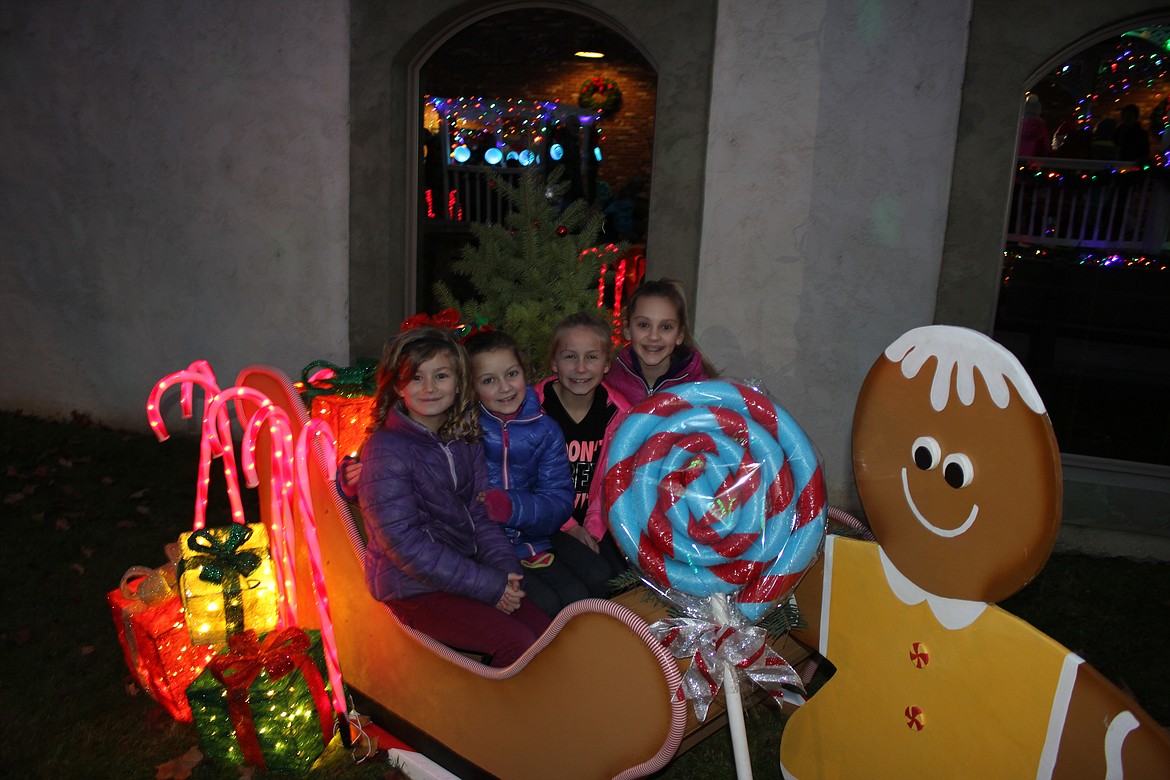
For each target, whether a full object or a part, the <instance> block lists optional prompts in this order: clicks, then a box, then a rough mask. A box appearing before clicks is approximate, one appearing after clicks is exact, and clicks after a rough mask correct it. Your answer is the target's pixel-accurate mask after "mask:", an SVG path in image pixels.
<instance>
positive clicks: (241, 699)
mask: <svg viewBox="0 0 1170 780" xmlns="http://www.w3.org/2000/svg"><path fill="white" fill-rule="evenodd" d="M324 663H325V662H324V653H323V651H322V648H321V635H320V633H319V632H317V631H311V632H306V631H304V630H302V629H300V628H295V627H294V628H287V629H284V630H282V631H274V632H272V633H270V634H269V635H268V636H266V637H265V638H264V640H263V641H262V642H261V641H258V640H257V638H256V634H255V632H253V631H251V630H247V631H244V632H243V633H241V634H235V635H233V636H232V637H231V638H230V639H228V648H227V649H226V651H225V652H224V653H223V654H221V655H217V656H215V658H213V659H212V660H211V663H210V664H209V665H208V667H207V670H206V671H205V672H204V673H203V674H202V675H200V677H199V678H198V679H197V680H195V682H193V683H191V686H190V687H189V688H188V689H187V698H188V700H189V701H190V703H191V709H192V712H193V713H194V716H195V726H196V728H197V729H198V731H199V744H200V746H201V747H202V748H203V752H204V754H206V755H207V756H208V757H209V758H211V760H212V761H215V762H217V763H220V764H251V765H253V766H258V767H263V768H266V769H272V770H277V771H286V772H306V771H308V769H309V768H310V767H311V766H312V765H313V762H314V761H316V760H317V757H318V756H320V755H321V753H322V752H323V751H324V749H325V745H327V744H328V743H329V740H330V739H332V737H333V717H332V711H331V710H330V707H329V692H328V691H327V686H326V684H325V681H324V679H323V677H322V669H323V668H324Z"/></svg>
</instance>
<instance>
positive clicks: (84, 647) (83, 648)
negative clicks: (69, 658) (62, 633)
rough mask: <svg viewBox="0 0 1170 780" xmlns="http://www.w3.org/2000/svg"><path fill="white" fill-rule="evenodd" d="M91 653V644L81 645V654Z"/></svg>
mask: <svg viewBox="0 0 1170 780" xmlns="http://www.w3.org/2000/svg"><path fill="white" fill-rule="evenodd" d="M91 653H93V645H82V646H81V654H82V655H90V654H91Z"/></svg>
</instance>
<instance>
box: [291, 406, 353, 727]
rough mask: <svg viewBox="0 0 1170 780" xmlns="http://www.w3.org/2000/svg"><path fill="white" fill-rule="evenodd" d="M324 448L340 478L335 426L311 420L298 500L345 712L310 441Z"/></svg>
mask: <svg viewBox="0 0 1170 780" xmlns="http://www.w3.org/2000/svg"><path fill="white" fill-rule="evenodd" d="M310 442H316V443H317V445H318V446H319V447H320V448H321V451H320V452H318V456H319V457H320V460H319V461H318V462H319V463H321V464H323V465H324V467H325V475H326V477H327V478H328V479H329V481H330V482H333V481H334V480H336V479H337V448H336V446H335V445H334V443H333V442H334V436H333V429H332V428H330V427H329V423H327V422H325V421H324V420H310V421H309V422H308V423H307V424H306V425H305V427H303V428H301V433H300V436H298V437H297V502H298V503H299V504H300V507H301V531H302V532H303V533H302V536H304V538H305V546H306V547H308V548H309V568H310V569H311V570H312V572H313V590H314V592H315V593H316V594H317V616H318V617H319V618H320V621H321V645H322V647H323V649H324V650H325V666H326V668H327V670H328V672H329V685H330V687H331V688H332V689H333V709H334V711H336V712H337V714H338V715H344V714H345V712H346V709H345V693H344V692H343V690H342V687H341V686H342V683H341V662H340V661H339V660H338V656H337V640H336V639H335V638H334V636H333V618H332V617H331V616H330V614H329V594H328V592H327V591H326V589H325V569H324V566H323V565H322V563H321V545H320V544H319V543H318V542H317V515H316V513H315V512H314V511H313V496H312V490H311V489H310V487H309V444H310Z"/></svg>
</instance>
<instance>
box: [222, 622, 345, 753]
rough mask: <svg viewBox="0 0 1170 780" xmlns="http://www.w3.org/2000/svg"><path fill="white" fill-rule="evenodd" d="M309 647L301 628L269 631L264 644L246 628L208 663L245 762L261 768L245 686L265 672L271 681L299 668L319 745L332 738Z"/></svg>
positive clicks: (326, 703)
mask: <svg viewBox="0 0 1170 780" xmlns="http://www.w3.org/2000/svg"><path fill="white" fill-rule="evenodd" d="M311 644H312V641H311V640H310V639H309V635H308V634H306V633H305V631H304V629H300V628H295V627H294V628H286V629H284V630H283V631H272V632H270V633H269V634H268V635H267V636H266V637H264V642H263V643H261V642H259V641H258V640H257V639H256V632H255V631H253V630H252V629H248V630H246V631H243V632H241V633H239V634H232V635H231V636H230V637H228V648H229V650H228V652H227V653H226V654H225V655H217V656H216V657H215V658H213V659H212V660H211V663H210V664H209V665H208V668H209V669H211V673H212V675H214V677H215V679H217V680H219V681H220V682H221V683H223V685H224V687H225V688H227V695H228V714H229V715H230V716H231V719H232V727H233V728H234V729H235V731H236V739H237V740H238V741H239V743H240V750H242V751H243V753H244V761H245V762H246V763H248V764H253V765H255V766H258V767H260V768H262V769H263V768H264V755H263V754H262V753H261V751H260V741H259V739H258V738H257V736H256V721H255V720H254V719H253V717H252V708H251V706H250V705H249V703H248V688H249V687H250V686H251V685H252V683H253V682H255V680H256V678H257V677H258V676H259V675H260V672H261V671H267V672H268V679H269V681H271V682H276V681H277V680H279V679H281V678H282V677H285V676H287V675H288V674H290V673H292V672H293V671H294V670H296V669H299V670H300V672H301V675H303V676H304V678H305V684H306V685H307V686H308V688H309V694H310V695H311V696H312V697H313V705H314V706H315V707H316V708H317V715H318V717H319V718H320V721H321V741H322V743H324V744H328V743H329V740H330V739H331V738H332V737H333V728H332V726H333V723H332V720H331V718H330V715H329V712H330V710H329V696H328V694H327V693H326V692H325V683H324V681H323V680H322V679H321V671H320V670H319V669H318V668H317V666H316V664H314V663H313V659H312V658H310V657H309V656H308V654H307V653H306V651H307V650H308V649H309V646H310V645H311Z"/></svg>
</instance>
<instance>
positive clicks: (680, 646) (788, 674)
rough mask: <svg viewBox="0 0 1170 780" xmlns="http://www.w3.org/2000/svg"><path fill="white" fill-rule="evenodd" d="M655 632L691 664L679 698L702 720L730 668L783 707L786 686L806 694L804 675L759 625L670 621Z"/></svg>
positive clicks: (655, 626) (653, 628) (659, 624)
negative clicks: (791, 663)
mask: <svg viewBox="0 0 1170 780" xmlns="http://www.w3.org/2000/svg"><path fill="white" fill-rule="evenodd" d="M650 631H651V632H652V633H653V634H654V636H655V637H656V638H657V639H658V640H659V641H660V642H662V644H663V645H665V646H666V648H667V649H668V650H669V651H670V652H671V654H673V655H674V657H675V658H690V659H691V665H690V667H689V668H688V669H687V671H686V673H685V674H684V675H683V679H682V684H681V685H680V686H679V690H678V693H679V695H682V696H685V697H686V698H687V699H690V700H691V703H692V705H693V706H694V708H695V717H696V718H698V719H699V720H700V721H703V720H705V719H706V717H707V709H708V708H709V707H710V706H711V701H712V700H713V699H714V698H715V695H716V694H717V693H719V686H720V683H721V682H722V681H723V670H724V669H725V668H730V669H731V670H733V673H734V671H735V670H738V672H739V673H740V674H741V675H743V676H744V677H746V678H747V679H749V680H751V681H752V682H753V683H755V684H756V685H758V686H759V687H760V688H763V689H764V690H765V691H767V692H768V694H769V695H771V696H772V698H774V699H775V700H776V701H777V702H779V701H780V700H781V699H782V698H783V697H784V692H783V690H782V686H788V687H790V688H795V689H796V690H798V691H800V692H801V693H803V692H804V684H803V683H802V682H801V680H800V675H799V674H797V673H796V670H795V669H793V668H792V666H791V665H790V664H789V663H788V662H787V661H785V660H784V658H783V657H782V656H781V655H780V654H779V653H777V652H776V651H775V650H773V649H772V648H771V647H770V646H769V645H768V642H767V639H768V633H767V631H765V630H764V629H762V628H760V627H759V626H747V627H744V628H732V627H731V626H722V625H719V624H718V623H712V622H710V621H708V620H701V619H696V618H669V619H667V620H659V621H658V622H656V623H654V624H653V625H652V626H650Z"/></svg>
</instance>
